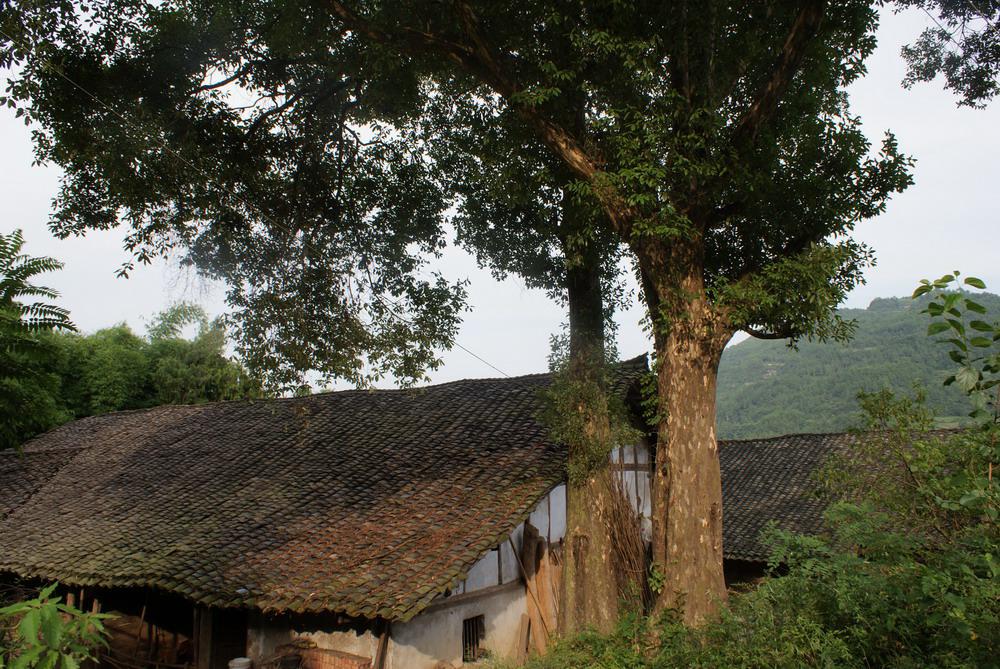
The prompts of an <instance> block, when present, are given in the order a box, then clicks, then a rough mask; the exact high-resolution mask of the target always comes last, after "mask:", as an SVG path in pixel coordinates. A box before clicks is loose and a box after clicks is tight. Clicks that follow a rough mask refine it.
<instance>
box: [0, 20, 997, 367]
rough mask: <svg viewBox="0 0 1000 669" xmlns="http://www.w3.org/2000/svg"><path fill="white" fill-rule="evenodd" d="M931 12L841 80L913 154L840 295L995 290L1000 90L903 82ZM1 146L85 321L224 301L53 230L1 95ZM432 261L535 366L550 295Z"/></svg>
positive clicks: (894, 30) (544, 348) (13, 203)
mask: <svg viewBox="0 0 1000 669" xmlns="http://www.w3.org/2000/svg"><path fill="white" fill-rule="evenodd" d="M928 22H929V19H928V18H927V17H926V16H925V15H923V14H922V13H920V12H910V13H906V14H903V15H892V14H887V15H885V16H884V18H883V27H882V29H881V31H880V33H879V49H878V51H877V52H876V53H875V55H874V56H873V57H872V58H871V59H870V60H869V64H868V65H869V74H868V76H867V77H866V78H865V79H864V80H863V81H861V82H860V83H859V84H857V85H855V87H854V88H853V89H852V91H851V95H852V101H853V111H854V113H856V114H859V115H860V116H861V117H862V118H863V119H864V122H865V129H866V131H867V133H868V136H869V138H870V139H871V140H872V141H873V143H875V144H877V143H878V142H879V141H880V139H881V136H882V133H883V132H884V131H885V130H887V129H891V130H892V131H894V132H895V133H896V135H897V138H898V140H899V144H900V147H901V149H902V150H903V151H904V152H906V153H908V154H910V155H913V156H915V157H916V159H917V161H918V162H917V165H916V169H915V175H914V176H915V181H916V183H915V185H913V186H912V187H911V188H910V189H909V190H908V191H906V192H905V193H904V194H902V195H901V196H897V198H896V199H895V200H893V201H892V202H890V204H889V208H888V211H887V212H886V213H885V214H884V215H882V216H881V217H879V218H878V219H876V220H873V221H869V222H868V223H866V224H864V225H862V226H861V227H859V229H858V230H857V231H856V234H855V236H856V237H857V238H858V239H860V240H862V241H864V242H866V243H868V244H870V245H871V246H873V247H874V248H875V250H876V254H877V257H878V265H877V266H876V267H875V268H874V269H872V270H870V271H869V273H868V283H867V285H865V286H862V287H861V288H859V289H857V290H856V291H855V292H854V293H852V295H851V296H850V297H849V299H848V301H847V304H846V306H850V307H864V306H866V305H867V304H868V303H869V302H870V301H871V299H872V298H874V297H885V296H898V295H908V294H909V293H910V292H911V291H912V289H913V286H914V285H915V284H916V283H917V281H918V280H919V279H921V278H925V277H931V276H939V275H940V274H943V273H945V272H947V271H951V270H953V269H959V270H962V271H963V272H964V273H967V274H973V275H977V276H979V277H981V278H983V279H984V280H985V281H986V282H987V284H988V285H989V286H990V287H991V288H992V289H994V290H1000V263H998V262H997V260H998V258H997V255H998V250H1000V225H998V220H997V219H998V216H997V209H996V205H995V202H996V195H997V193H996V191H997V190H998V189H1000V102H997V103H994V104H993V105H991V106H990V107H989V108H987V109H986V110H971V109H966V108H958V107H957V105H956V98H955V97H954V96H953V95H952V94H950V93H948V92H946V91H944V90H943V88H942V86H941V84H940V82H935V83H931V84H922V85H919V86H917V87H916V88H914V89H912V90H909V91H906V90H904V89H903V88H902V87H901V86H900V81H901V80H902V78H903V74H904V71H905V66H904V63H903V61H902V58H901V57H900V55H899V50H900V47H901V46H902V45H903V44H905V43H907V42H909V41H912V40H913V39H914V38H915V37H916V36H917V35H918V34H919V33H920V31H921V30H922V29H923V28H924V27H925V26H926V25H927V24H928ZM0 149H2V150H0V202H3V203H4V217H3V222H2V223H0V230H2V231H3V232H9V231H11V230H13V229H14V228H18V227H19V228H22V229H23V230H24V232H25V236H26V239H27V245H26V251H27V252H28V253H30V254H32V255H50V256H54V257H56V258H59V259H60V260H62V261H63V262H64V263H65V269H63V270H62V271H61V272H58V273H54V274H51V275H48V276H46V277H45V282H46V283H47V284H48V285H50V286H52V287H53V288H55V289H57V290H59V291H60V292H61V293H62V297H61V299H60V300H59V302H60V303H61V304H62V305H64V306H66V307H68V308H69V309H70V310H71V312H72V317H73V319H74V320H75V322H76V323H77V325H78V326H80V328H81V329H82V330H85V331H92V330H95V329H98V328H101V327H105V326H108V325H112V324H114V323H118V322H121V321H127V322H128V323H130V324H131V325H132V326H133V327H135V328H136V329H137V330H140V331H141V330H143V329H144V327H145V324H146V323H147V322H148V319H149V317H150V316H152V315H153V314H155V313H156V312H158V311H160V310H162V309H163V308H165V307H166V306H168V305H169V304H171V303H172V302H175V301H178V300H189V301H195V302H199V303H201V304H202V305H203V306H204V307H205V308H206V309H207V310H208V311H209V312H210V313H211V314H217V313H221V312H222V311H224V310H225V303H224V301H223V291H222V290H221V289H220V288H219V287H218V286H211V285H207V284H205V283H204V282H202V281H200V280H199V279H198V278H197V277H195V276H192V275H191V274H190V273H187V272H183V271H181V270H180V269H178V267H177V266H176V264H173V263H167V262H159V263H156V264H154V265H153V266H151V267H139V268H137V269H136V271H135V272H134V273H133V274H132V276H131V278H129V279H127V280H126V279H119V278H116V277H115V275H114V273H115V270H116V269H117V268H118V267H119V265H120V264H121V263H122V262H123V261H125V260H127V259H128V254H127V253H126V252H125V251H123V250H122V248H121V238H122V236H123V233H122V232H120V231H111V232H93V233H90V234H88V236H87V237H85V238H72V239H67V240H62V241H60V240H57V239H55V238H53V237H52V235H51V234H50V233H49V231H48V229H47V227H46V222H47V219H48V215H49V211H50V202H51V200H52V198H53V196H54V195H55V193H56V189H57V186H58V180H59V171H58V170H57V169H55V168H53V167H45V166H42V167H39V166H32V150H31V142H30V132H29V130H28V129H27V128H25V127H24V125H23V124H22V123H21V121H20V119H15V118H14V115H13V113H12V112H11V111H10V110H8V109H3V110H0ZM441 268H442V269H443V271H444V272H445V274H446V276H448V277H449V278H453V279H458V278H468V279H470V280H471V285H470V288H469V291H470V304H471V307H472V309H471V311H469V312H468V313H466V314H465V319H464V324H463V326H462V330H461V332H460V334H459V336H458V342H459V344H461V345H462V346H464V347H466V348H468V349H469V350H471V351H473V352H475V353H476V354H478V355H479V356H481V357H482V358H484V359H485V360H487V361H489V362H490V363H492V364H493V365H495V366H496V367H497V368H499V369H500V370H503V371H504V372H506V373H507V374H510V375H516V374H526V373H533V372H538V371H543V370H544V369H545V365H546V355H547V353H548V348H549V344H548V341H549V335H550V334H552V333H553V332H555V331H556V330H557V329H558V328H559V325H560V323H562V322H563V320H565V316H564V314H563V311H562V309H561V308H560V307H559V306H557V305H555V304H553V303H552V302H550V301H549V300H548V299H547V298H546V296H545V295H544V294H543V293H541V292H539V291H534V290H528V289H526V288H525V287H524V285H523V284H522V283H521V282H519V281H517V280H508V281H505V282H503V283H499V282H497V281H495V280H493V279H492V278H491V277H490V275H489V273H488V272H486V271H482V270H479V269H478V268H477V267H476V263H475V261H474V260H473V259H472V258H471V257H469V256H468V255H467V254H465V253H463V252H461V251H459V250H457V249H449V250H448V252H447V254H446V257H445V259H444V262H443V263H442V264H441ZM641 314H642V310H641V308H639V307H638V305H637V306H636V307H635V308H633V309H631V310H629V311H628V312H626V313H623V314H621V315H620V316H619V322H620V324H621V328H620V333H619V350H620V352H621V354H622V355H623V356H626V357H631V356H633V355H637V354H639V353H641V352H643V351H645V350H647V348H648V343H647V340H646V338H645V336H644V335H643V333H642V332H641V330H640V328H639V325H638V321H639V318H640V316H641ZM444 361H445V364H444V366H443V368H442V369H441V370H439V371H438V372H437V373H435V374H434V375H433V380H434V381H435V382H440V381H449V380H453V379H459V378H468V377H482V376H496V375H497V372H496V371H494V370H493V369H490V367H488V366H487V365H485V364H484V363H482V362H480V361H479V360H477V359H476V358H474V357H472V356H471V355H469V354H468V353H467V352H465V351H463V350H461V349H459V348H456V349H454V350H452V351H448V352H445V353H444Z"/></svg>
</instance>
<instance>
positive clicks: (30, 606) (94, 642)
mask: <svg viewBox="0 0 1000 669" xmlns="http://www.w3.org/2000/svg"><path fill="white" fill-rule="evenodd" d="M55 589H56V585H50V586H49V587H47V588H45V589H44V590H42V591H41V592H40V593H39V594H38V596H37V597H35V598H34V599H28V600H25V601H21V602H16V603H14V604H11V605H9V606H5V607H3V608H0V669H5V668H6V667H9V669H78V668H79V667H80V664H81V663H83V662H84V661H86V660H93V659H95V656H94V651H95V650H96V649H97V648H99V647H101V646H103V645H105V644H106V641H105V637H106V632H105V629H104V625H103V623H102V622H101V621H102V620H104V619H106V618H108V617H109V616H108V615H107V614H101V613H85V612H83V611H80V610H79V609H77V608H75V607H73V606H70V605H69V604H64V603H62V601H61V598H60V597H53V596H52V594H53V592H55Z"/></svg>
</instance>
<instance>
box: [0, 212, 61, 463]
mask: <svg viewBox="0 0 1000 669" xmlns="http://www.w3.org/2000/svg"><path fill="white" fill-rule="evenodd" d="M23 249H24V236H23V235H22V233H21V231H20V230H15V231H14V232H12V233H10V234H6V235H5V234H0V449H3V448H7V447H11V446H18V445H19V444H20V442H21V439H22V438H23V436H24V435H25V434H26V433H28V434H30V433H31V432H34V431H37V430H39V429H44V427H46V424H47V423H48V422H50V421H53V420H58V419H59V418H60V417H62V415H63V414H62V412H61V411H60V410H59V408H58V406H57V405H56V404H55V403H53V402H52V401H50V400H49V397H50V396H49V394H48V393H47V392H46V391H47V390H48V389H49V388H51V387H52V386H53V385H54V383H55V380H54V379H52V378H51V377H50V376H49V375H47V374H46V371H45V369H44V368H43V363H45V362H46V361H47V360H48V359H50V358H51V357H52V355H53V351H52V348H51V346H49V345H48V342H47V340H46V339H45V338H43V337H42V336H41V335H42V334H44V333H46V332H51V331H53V330H75V329H76V328H75V327H74V325H73V322H72V321H71V320H70V319H69V313H68V312H67V311H66V309H64V308H62V307H59V306H57V305H54V304H51V303H49V302H47V301H46V300H52V299H55V298H57V297H58V296H59V293H57V292H56V291H55V290H53V289H51V288H47V287H45V286H40V285H37V284H35V283H32V280H33V279H34V278H35V277H37V276H38V275H40V274H44V273H46V272H52V271H55V270H58V269H61V268H62V263H61V262H59V261H58V260H55V259H54V258H47V257H32V256H29V255H26V254H25V253H23Z"/></svg>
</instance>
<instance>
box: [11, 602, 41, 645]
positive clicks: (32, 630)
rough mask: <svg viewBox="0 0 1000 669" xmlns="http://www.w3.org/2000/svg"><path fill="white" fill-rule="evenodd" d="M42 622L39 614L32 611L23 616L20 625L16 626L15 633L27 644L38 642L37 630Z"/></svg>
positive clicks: (36, 611)
mask: <svg viewBox="0 0 1000 669" xmlns="http://www.w3.org/2000/svg"><path fill="white" fill-rule="evenodd" d="M41 622H42V617H41V612H40V611H39V610H38V609H32V610H30V611H28V612H27V613H25V614H24V617H23V618H21V623H20V624H19V625H18V626H17V633H18V634H20V635H21V638H22V639H24V640H25V641H26V642H28V643H37V642H38V629H39V626H40V624H41Z"/></svg>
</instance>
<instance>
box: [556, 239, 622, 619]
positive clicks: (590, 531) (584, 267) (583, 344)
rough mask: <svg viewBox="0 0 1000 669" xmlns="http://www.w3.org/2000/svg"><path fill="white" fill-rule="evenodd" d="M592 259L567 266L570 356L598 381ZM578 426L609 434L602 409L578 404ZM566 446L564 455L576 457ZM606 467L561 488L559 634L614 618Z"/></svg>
mask: <svg viewBox="0 0 1000 669" xmlns="http://www.w3.org/2000/svg"><path fill="white" fill-rule="evenodd" d="M598 270H599V267H598V265H597V263H595V262H590V261H589V259H585V260H584V261H583V262H582V263H579V264H575V265H573V266H572V267H570V268H569V270H568V285H567V289H568V297H569V324H570V360H569V373H570V374H571V376H572V378H573V381H574V382H576V383H580V382H585V383H601V370H602V365H603V363H604V303H603V294H602V291H601V282H600V276H599V274H598ZM579 410H580V411H581V412H582V413H583V414H584V416H583V417H584V420H585V423H584V429H585V430H586V431H587V432H588V433H589V434H591V435H599V436H603V437H604V438H605V439H607V438H608V435H609V434H610V425H609V422H608V414H607V411H594V410H592V408H590V407H586V406H584V405H583V404H580V405H579ZM580 448H581V447H580V446H579V445H574V444H570V451H569V457H570V459H571V460H572V459H573V458H574V457H582V454H581V453H580ZM609 475H610V473H609V471H608V468H607V467H602V468H599V469H598V470H596V471H594V472H592V473H591V474H590V475H588V476H587V478H586V480H583V481H570V482H569V483H568V484H567V487H566V538H565V543H564V549H563V587H562V605H561V606H560V610H559V614H560V615H559V629H560V632H561V633H563V634H566V633H572V632H576V631H580V630H583V629H586V628H589V627H593V628H596V629H598V630H601V631H605V632H607V631H610V630H611V628H612V627H613V626H614V624H615V622H616V620H617V618H618V587H617V581H616V578H615V574H614V569H613V564H612V559H611V558H612V556H611V540H610V534H609V530H608V524H607V513H606V512H607V509H608V508H609V505H610V498H609V496H610V494H611V487H610V486H609V485H608V481H607V477H608V476H609Z"/></svg>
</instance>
